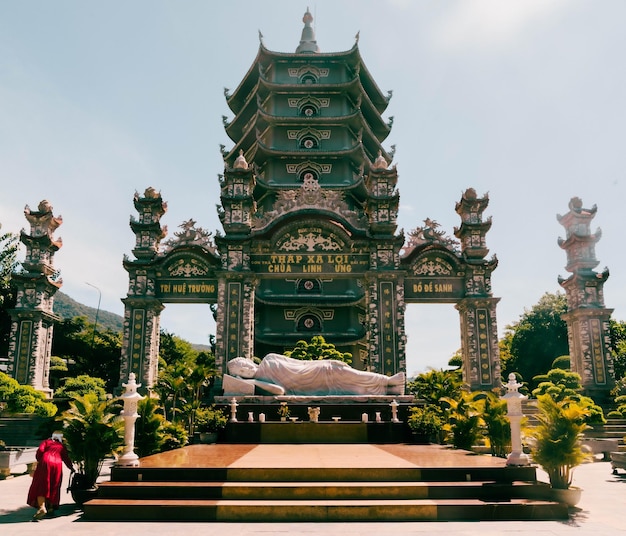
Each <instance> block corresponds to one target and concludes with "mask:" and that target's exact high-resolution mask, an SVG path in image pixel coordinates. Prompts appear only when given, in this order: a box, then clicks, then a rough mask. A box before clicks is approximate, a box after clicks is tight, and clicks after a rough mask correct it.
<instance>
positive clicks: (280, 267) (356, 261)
mask: <svg viewBox="0 0 626 536" xmlns="http://www.w3.org/2000/svg"><path fill="white" fill-rule="evenodd" d="M250 265H251V266H252V269H253V270H254V271H255V272H257V273H263V274H277V275H280V274H297V275H300V274H305V275H310V274H327V275H328V274H333V275H341V274H354V273H364V272H366V271H367V270H368V268H369V256H368V255H367V254H362V253H358V254H355V253H289V254H285V253H276V254H273V253H270V254H263V255H252V256H251V259H250Z"/></svg>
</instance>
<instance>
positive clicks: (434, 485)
mask: <svg viewBox="0 0 626 536" xmlns="http://www.w3.org/2000/svg"><path fill="white" fill-rule="evenodd" d="M543 493H545V485H542V484H538V483H533V482H511V483H506V484H504V483H501V482H300V483H294V482H272V483H271V484H268V483H267V482H104V483H102V484H101V485H100V486H99V488H98V498H101V499H109V498H110V499H142V500H143V499H151V500H152V499H194V500H195V499H237V500H244V499H245V500H270V499H271V500H289V499H298V500H306V501H310V500H323V499H335V500H346V499H394V500H397V499H453V498H454V499H461V498H474V499H481V500H492V501H501V500H503V499H505V498H506V499H511V498H524V497H540V496H541V495H542V494H543Z"/></svg>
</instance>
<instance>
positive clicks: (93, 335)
mask: <svg viewBox="0 0 626 536" xmlns="http://www.w3.org/2000/svg"><path fill="white" fill-rule="evenodd" d="M85 285H89V286H90V287H92V288H95V289H96V290H97V291H98V308H97V309H96V320H95V322H94V323H93V334H92V336H91V353H92V354H93V345H94V343H95V342H96V328H97V327H98V315H99V314H100V302H101V301H102V292H101V291H100V289H99V288H98V287H96V285H92V284H91V283H88V282H87V281H85Z"/></svg>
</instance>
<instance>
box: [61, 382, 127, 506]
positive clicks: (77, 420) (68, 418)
mask: <svg viewBox="0 0 626 536" xmlns="http://www.w3.org/2000/svg"><path fill="white" fill-rule="evenodd" d="M69 405H70V407H69V409H68V410H66V411H64V412H63V413H62V414H61V416H60V417H59V418H58V420H59V421H61V422H62V424H63V432H64V438H65V441H66V442H67V448H68V451H69V454H70V458H71V459H72V461H73V462H74V464H75V465H76V466H77V468H78V471H77V473H76V475H75V478H74V479H73V481H72V482H71V483H70V484H71V485H70V489H71V491H72V498H73V499H74V501H75V502H76V503H77V504H79V505H82V504H83V502H85V501H86V500H88V499H89V498H91V497H93V496H94V495H95V493H96V481H97V480H98V476H100V471H101V470H102V464H103V463H104V460H105V459H106V458H107V457H109V456H114V455H115V454H116V453H117V451H118V450H119V449H120V447H122V446H123V444H124V422H123V420H122V419H121V418H120V416H119V407H118V402H117V401H115V400H100V399H99V398H98V396H97V395H95V394H93V393H87V394H85V395H83V396H77V397H75V398H74V399H73V400H71V401H70V403H69Z"/></svg>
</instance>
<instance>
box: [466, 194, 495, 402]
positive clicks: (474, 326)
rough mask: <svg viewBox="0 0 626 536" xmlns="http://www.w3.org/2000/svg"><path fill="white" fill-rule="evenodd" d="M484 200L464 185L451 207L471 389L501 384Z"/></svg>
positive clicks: (493, 261)
mask: <svg viewBox="0 0 626 536" xmlns="http://www.w3.org/2000/svg"><path fill="white" fill-rule="evenodd" d="M488 204H489V197H488V196H487V195H484V196H483V197H478V196H477V195H476V191H475V190H474V189H473V188H468V189H467V190H466V191H465V192H464V193H463V195H462V196H461V200H460V201H459V202H458V203H457V204H456V207H455V210H456V213H457V214H458V215H459V216H460V217H461V226H460V227H458V228H455V229H454V236H456V237H457V238H458V239H459V240H460V242H461V254H462V258H463V259H464V260H465V276H464V279H465V297H464V298H462V299H461V300H459V301H458V302H457V304H456V308H457V310H458V311H459V314H460V317H461V354H462V356H463V375H464V380H465V382H466V383H467V384H468V385H469V386H470V388H471V389H472V390H488V389H493V388H494V387H500V386H501V384H502V380H501V378H500V348H499V346H498V329H497V322H496V305H497V303H498V302H499V301H500V298H494V297H492V292H491V273H492V272H493V270H495V269H496V267H497V266H498V260H497V258H496V257H495V256H494V257H492V258H491V259H489V260H487V259H485V257H486V255H487V253H488V252H489V249H488V248H487V241H486V234H487V232H488V231H489V229H491V217H489V218H487V219H486V220H484V219H483V212H484V210H485V208H487V205H488Z"/></svg>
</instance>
